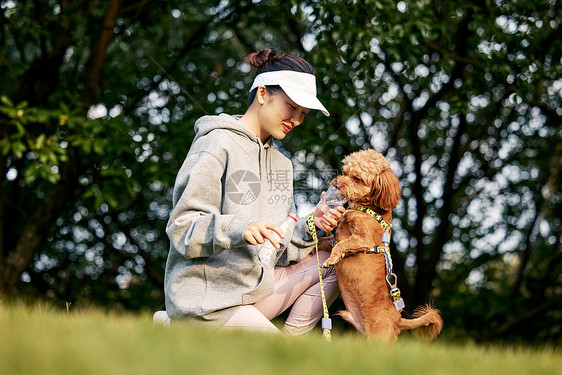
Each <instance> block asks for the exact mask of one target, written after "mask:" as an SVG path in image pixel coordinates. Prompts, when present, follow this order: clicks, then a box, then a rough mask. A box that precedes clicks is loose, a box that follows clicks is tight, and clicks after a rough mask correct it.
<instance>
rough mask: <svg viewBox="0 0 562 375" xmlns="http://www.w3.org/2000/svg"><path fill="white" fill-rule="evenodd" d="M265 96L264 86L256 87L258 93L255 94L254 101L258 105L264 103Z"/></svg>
mask: <svg viewBox="0 0 562 375" xmlns="http://www.w3.org/2000/svg"><path fill="white" fill-rule="evenodd" d="M266 94H267V89H266V88H265V86H258V91H257V92H256V99H257V101H258V103H259V104H263V103H265V95H266Z"/></svg>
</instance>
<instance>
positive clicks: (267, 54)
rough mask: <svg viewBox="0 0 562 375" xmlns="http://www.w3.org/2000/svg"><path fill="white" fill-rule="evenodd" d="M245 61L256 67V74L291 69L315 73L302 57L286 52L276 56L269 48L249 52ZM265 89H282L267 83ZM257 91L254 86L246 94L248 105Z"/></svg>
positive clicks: (271, 90)
mask: <svg viewBox="0 0 562 375" xmlns="http://www.w3.org/2000/svg"><path fill="white" fill-rule="evenodd" d="M246 62H248V64H250V65H252V66H254V67H256V68H258V69H257V71H256V76H257V75H258V74H260V73H265V72H275V71H278V70H293V71H295V72H302V73H309V74H313V75H315V74H316V70H315V69H314V68H313V67H312V65H310V63H309V62H308V61H306V60H305V59H303V58H302V57H298V56H294V55H288V54H283V55H281V56H277V53H276V52H275V51H273V50H271V49H263V50H261V51H258V52H254V53H251V54H249V55H248V56H247V57H246ZM266 89H267V91H268V92H270V93H276V92H278V91H281V90H282V89H281V87H280V86H278V85H269V86H266ZM257 91H258V88H257V87H256V88H254V89H253V90H252V91H251V92H250V94H249V95H248V107H249V106H251V105H252V103H253V102H254V99H255V98H256V93H257Z"/></svg>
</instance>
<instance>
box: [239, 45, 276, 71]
mask: <svg viewBox="0 0 562 375" xmlns="http://www.w3.org/2000/svg"><path fill="white" fill-rule="evenodd" d="M275 55H277V53H276V52H275V51H274V50H271V49H262V50H261V51H258V52H254V53H251V54H249V55H248V57H247V58H246V61H247V62H248V63H249V64H250V65H252V66H254V67H256V68H258V69H259V68H261V67H262V66H264V65H265V64H267V63H270V62H271V60H273V58H274V57H275Z"/></svg>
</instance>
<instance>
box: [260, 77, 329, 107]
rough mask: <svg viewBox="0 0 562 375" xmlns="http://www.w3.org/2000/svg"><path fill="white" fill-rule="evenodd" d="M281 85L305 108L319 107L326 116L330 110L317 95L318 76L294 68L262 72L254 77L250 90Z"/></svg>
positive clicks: (292, 98)
mask: <svg viewBox="0 0 562 375" xmlns="http://www.w3.org/2000/svg"><path fill="white" fill-rule="evenodd" d="M272 85H279V86H281V88H282V89H283V91H284V92H285V94H287V96H288V97H289V98H291V100H292V101H294V102H295V103H296V104H298V105H300V106H301V107H304V108H310V109H317V110H319V111H321V112H322V113H323V114H324V115H325V116H330V112H328V110H327V109H326V107H324V106H323V105H322V103H320V100H318V98H317V97H316V77H314V75H313V74H309V73H303V72H295V71H293V70H277V71H274V72H265V73H260V74H258V75H257V76H256V79H254V83H253V84H252V87H251V88H250V91H252V90H253V89H255V88H256V87H259V86H272Z"/></svg>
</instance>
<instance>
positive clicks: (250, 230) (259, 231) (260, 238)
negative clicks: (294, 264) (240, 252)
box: [244, 221, 285, 249]
mask: <svg viewBox="0 0 562 375" xmlns="http://www.w3.org/2000/svg"><path fill="white" fill-rule="evenodd" d="M274 232H275V233H277V234H278V235H279V237H281V238H283V237H284V236H285V234H284V233H283V231H282V230H281V228H279V227H278V226H277V225H275V224H272V223H269V222H267V221H253V222H251V223H250V224H248V226H247V227H246V229H244V239H245V240H246V242H248V243H249V244H250V245H257V244H259V243H260V244H262V243H264V242H265V240H266V239H268V240H269V241H270V242H271V243H272V244H273V246H275V248H276V249H279V246H280V245H279V241H277V238H275V235H274V234H273V233H274Z"/></svg>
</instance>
